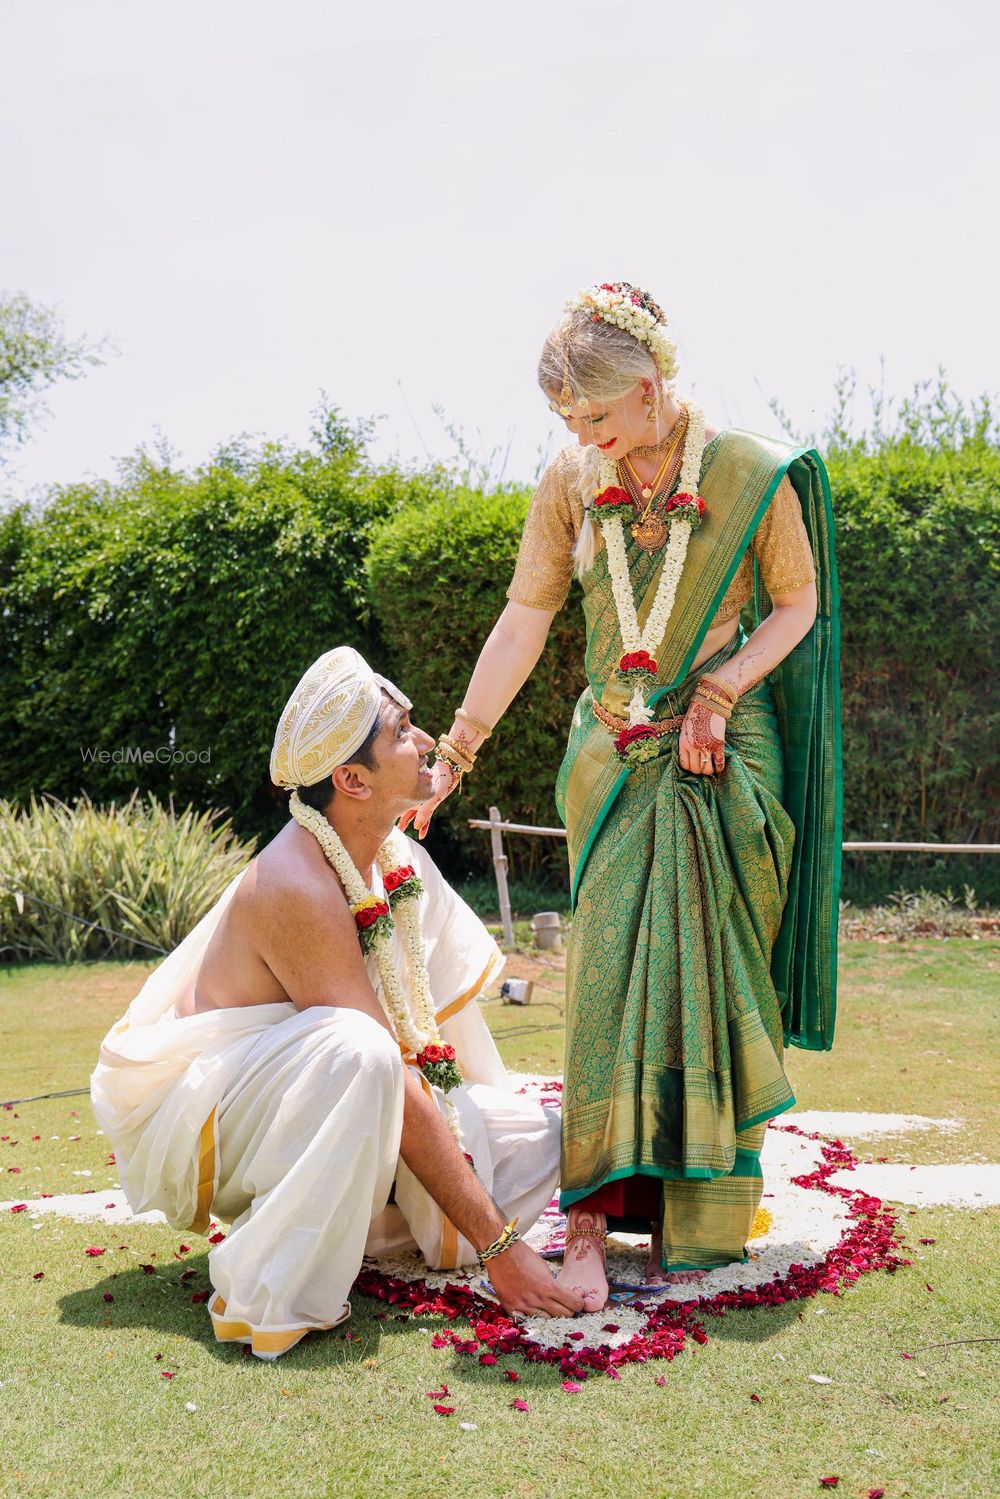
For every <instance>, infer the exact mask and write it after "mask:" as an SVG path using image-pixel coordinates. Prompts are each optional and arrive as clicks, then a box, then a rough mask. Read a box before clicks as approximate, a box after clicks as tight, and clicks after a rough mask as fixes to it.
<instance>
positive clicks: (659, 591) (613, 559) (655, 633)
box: [596, 406, 705, 726]
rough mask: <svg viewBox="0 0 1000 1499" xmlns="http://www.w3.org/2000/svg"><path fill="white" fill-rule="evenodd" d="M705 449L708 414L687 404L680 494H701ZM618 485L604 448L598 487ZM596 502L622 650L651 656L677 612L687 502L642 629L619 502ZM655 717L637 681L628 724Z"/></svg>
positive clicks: (675, 523) (674, 526)
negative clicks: (699, 484)
mask: <svg viewBox="0 0 1000 1499" xmlns="http://www.w3.org/2000/svg"><path fill="white" fill-rule="evenodd" d="M704 452H705V414H704V412H703V411H701V410H700V408H699V407H697V406H690V407H689V408H688V428H687V432H686V433H685V435H684V456H683V458H682V459H681V473H680V482H679V485H678V494H685V493H687V494H690V495H692V496H697V493H698V482H699V479H700V478H701V464H702V458H703V456H704ZM617 487H620V486H619V484H618V469H617V465H616V464H615V463H614V461H613V460H612V459H611V458H608V457H607V456H605V455H603V454H602V456H601V461H600V468H599V476H598V492H599V493H600V492H601V491H603V490H605V489H611V488H617ZM596 508H597V512H598V515H599V517H600V524H601V531H602V533H603V536H604V545H605V547H606V549H607V554H608V572H609V573H610V575H611V592H612V594H613V596H614V601H615V609H616V611H617V614H618V628H619V631H620V632H621V641H622V654H623V655H628V654H630V653H631V652H633V651H646V652H647V653H648V654H649V655H650V656H652V657H654V658H655V659H658V658H659V654H660V648H661V646H662V644H663V640H664V637H665V636H666V633H667V625H668V624H669V622H670V616H671V614H672V612H673V607H674V599H675V598H676V596H677V585H678V583H679V582H680V579H681V573H682V572H683V571H684V562H685V559H686V557H687V549H688V543H689V542H690V540H691V526H690V525H689V524H688V519H687V517H686V515H685V509H686V507H684V508H682V509H680V510H678V511H676V512H674V515H673V517H672V521H671V526H670V540H669V541H668V543H667V549H666V552H665V554H664V558H663V567H662V570H661V572H660V580H659V583H658V584H657V586H656V594H655V596H654V598H653V604H652V608H651V609H650V611H649V615H648V617H647V619H646V623H645V625H644V626H643V628H642V629H641V630H640V628H639V616H638V613H637V610H636V607H635V595H634V593H633V591H632V579H631V577H630V575H629V570H628V557H627V555H626V551H625V525H624V521H623V520H622V517H621V515H620V514H619V513H618V510H617V508H615V507H612V506H610V505H608V506H600V505H598V506H597V507H596ZM696 508H697V507H695V509H696ZM652 717H653V714H652V710H651V709H650V708H648V707H647V706H646V701H645V698H644V696H643V691H642V688H641V687H639V686H637V687H636V689H635V691H634V692H633V694H632V699H631V701H630V703H629V707H628V721H629V725H630V726H633V725H635V724H645V723H649V722H650V721H651V720H652Z"/></svg>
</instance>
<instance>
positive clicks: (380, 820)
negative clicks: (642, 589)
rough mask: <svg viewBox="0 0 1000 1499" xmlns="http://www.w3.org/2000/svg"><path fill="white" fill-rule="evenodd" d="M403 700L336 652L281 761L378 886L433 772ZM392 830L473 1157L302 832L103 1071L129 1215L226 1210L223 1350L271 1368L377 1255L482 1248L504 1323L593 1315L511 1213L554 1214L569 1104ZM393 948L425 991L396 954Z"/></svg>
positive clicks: (458, 1261) (217, 1313) (277, 772)
mask: <svg viewBox="0 0 1000 1499" xmlns="http://www.w3.org/2000/svg"><path fill="white" fill-rule="evenodd" d="M410 708H411V704H410V702H409V700H408V699H407V698H406V697H404V696H403V694H402V693H401V692H400V691H399V690H398V689H397V688H396V687H394V686H393V685H392V684H391V683H390V682H387V681H386V680H385V679H384V678H382V677H379V676H378V675H377V674H376V673H374V672H373V671H372V670H371V669H370V668H369V667H368V666H367V664H366V663H365V661H364V660H363V659H362V657H361V656H359V655H358V653H357V652H356V651H353V650H351V649H350V648H348V647H340V648H338V649H336V650H333V651H329V652H327V654H326V655H324V656H321V657H320V658H319V660H318V661H316V662H314V663H313V665H312V666H311V667H310V668H309V670H308V671H307V672H306V674H305V676H304V677H303V678H302V680H301V681H300V682H299V684H298V686H297V687H296V689H295V691H294V692H293V694H292V696H291V698H290V699H289V701H288V703H287V704H286V706H285V709H284V712H283V713H282V716H281V720H280V722H279V724H278V730H277V734H276V736H275V741H274V749H273V751H272V756H271V774H272V778H273V779H274V781H275V782H276V783H277V784H279V785H282V786H285V787H288V788H294V789H295V790H296V791H297V792H298V798H297V800H298V801H299V802H301V803H302V804H304V805H305V807H306V808H310V809H312V810H311V814H305V815H304V816H303V817H302V821H303V822H308V821H309V816H310V815H313V816H315V814H318V817H319V828H320V833H321V834H322V830H323V825H324V824H325V825H327V826H328V827H329V828H331V829H332V830H333V831H334V832H335V833H336V834H337V835H338V837H339V839H340V841H341V843H342V846H343V849H344V850H345V851H346V855H347V857H348V858H349V860H350V862H351V863H352V864H353V868H354V870H355V871H356V872H357V875H359V876H360V878H361V880H362V881H363V882H364V885H365V886H366V887H367V889H368V891H373V892H374V894H375V895H376V896H379V897H381V895H382V894H384V888H383V887H382V884H381V873H380V868H379V862H378V860H377V858H376V856H377V854H378V852H379V850H380V849H381V848H382V845H383V844H384V843H385V842H386V839H387V838H389V836H390V833H391V832H392V829H393V828H394V825H395V823H396V820H397V819H398V818H399V817H400V815H401V814H402V813H403V812H404V811H406V810H407V809H408V808H410V807H413V806H414V805H416V804H417V803H418V802H420V801H422V800H424V799H425V798H426V795H427V792H428V788H429V785H430V774H429V771H428V767H427V755H428V753H429V751H430V750H431V748H432V747H433V740H432V739H431V738H430V736H429V735H428V734H425V733H424V731H423V730H422V729H420V728H418V727H417V726H416V725H415V724H414V723H413V722H412V721H411V718H410ZM300 813H301V808H300V811H299V812H297V816H298V815H300ZM393 837H394V839H395V840H398V844H399V847H400V848H401V849H402V850H404V851H405V854H406V861H407V863H408V864H409V865H410V866H412V868H413V869H414V870H415V872H416V875H417V876H418V877H419V880H420V882H421V884H422V886H423V891H422V894H421V895H420V897H419V907H418V909H419V918H418V931H419V937H420V939H421V944H422V952H421V957H422V962H423V964H424V965H425V967H426V973H427V983H428V986H429V990H430V995H431V999H432V1002H433V1008H434V1011H435V1012H436V1017H437V1024H438V1027H439V1029H440V1038H441V1041H442V1043H443V1044H450V1045H452V1046H454V1048H455V1051H456V1054H457V1063H458V1066H459V1068H460V1070H461V1073H462V1079H463V1081H462V1085H461V1086H460V1087H458V1088H456V1089H455V1090H454V1092H452V1093H449V1095H448V1099H449V1100H450V1101H451V1102H452V1103H453V1105H454V1108H455V1111H456V1113H457V1119H458V1123H459V1125H460V1130H461V1137H462V1144H461V1148H460V1146H459V1144H458V1143H456V1138H455V1135H454V1132H453V1130H452V1129H451V1128H449V1124H448V1122H446V1117H445V1114H446V1113H447V1112H449V1111H448V1106H447V1104H446V1103H445V1100H444V1097H443V1095H441V1094H440V1093H438V1092H437V1091H436V1090H435V1091H432V1090H431V1088H430V1087H429V1086H428V1084H427V1083H426V1082H425V1081H424V1079H423V1078H422V1076H421V1075H420V1073H419V1071H418V1070H417V1066H416V1063H415V1059H414V1057H413V1056H412V1055H408V1054H407V1053H406V1051H405V1049H404V1047H403V1046H402V1045H401V1043H400V1042H399V1041H398V1040H397V1038H396V1036H395V1035H394V1033H393V1030H392V1028H391V1026H390V1021H389V1018H388V1014H387V1010H386V1008H385V1007H384V1004H383V999H384V989H383V984H382V981H381V977H380V973H379V970H378V966H377V963H376V960H375V958H374V957H373V956H372V955H369V956H368V957H367V958H366V957H365V955H364V954H363V952H362V947H361V944H360V942H359V933H358V927H357V926H356V924H355V919H354V916H353V915H352V911H351V907H350V904H349V902H348V898H347V895H346V894H345V890H344V886H343V884H342V882H341V879H340V878H339V877H338V875H337V873H335V871H334V869H333V867H331V864H330V862H328V859H327V856H326V854H325V853H324V851H323V848H322V847H321V846H320V842H319V840H318V838H317V837H316V836H314V833H313V831H310V829H309V828H308V827H307V826H303V825H300V823H299V822H298V821H291V820H290V821H289V822H288V823H287V824H286V826H285V827H284V828H283V829H282V830H281V832H280V833H279V834H278V835H277V836H276V837H275V838H274V839H272V841H271V842H270V843H269V844H268V845H267V846H266V847H265V848H264V849H263V850H262V852H261V853H260V854H258V855H257V857H256V858H255V859H254V860H253V861H252V862H251V863H250V864H249V866H248V867H247V868H246V869H245V870H244V871H243V872H242V873H241V874H240V875H238V876H237V877H236V878H235V879H234V880H233V882H232V883H231V884H230V886H229V887H228V889H227V890H226V891H225V893H224V894H223V896H222V897H221V899H220V900H219V901H218V902H217V903H216V905H215V906H214V907H213V908H212V910H211V911H210V912H209V913H208V914H207V916H205V917H204V918H203V919H202V921H201V922H200V923H199V925H198V926H197V927H196V928H195V929H194V931H192V932H191V933H189V935H188V936H187V937H186V938H185V940H184V941H183V942H182V943H181V945H180V947H179V948H177V949H176V950H175V951H174V952H173V953H172V954H171V955H170V957H168V958H167V959H166V960H165V961H164V962H163V963H162V964H161V965H160V967H159V968H158V969H157V970H156V972H155V973H154V974H153V975H152V976H151V977H150V979H149V980H148V981H147V983H146V984H145V986H144V987H143V989H142V991H141V992H140V994H139V995H138V996H137V998H136V999H135V1000H134V1001H133V1003H132V1004H131V1006H130V1007H129V1010H128V1012H127V1013H126V1015H125V1016H124V1018H123V1019H122V1020H121V1021H119V1022H118V1024H117V1025H116V1026H114V1027H113V1028H112V1030H111V1031H110V1032H109V1033H108V1035H107V1036H106V1038H105V1040H104V1043H103V1045H102V1047H101V1054H100V1059H99V1061H98V1065H97V1068H96V1070H95V1072H94V1074H93V1078H92V1081H91V1090H92V1098H93V1104H94V1111H95V1114H96V1115H97V1118H98V1122H99V1124H100V1126H101V1128H103V1129H104V1131H105V1133H106V1135H107V1136H108V1138H109V1140H110V1142H111V1145H112V1148H113V1149H114V1151H115V1155H116V1160H117V1163H118V1166H119V1170H120V1172H121V1176H122V1181H123V1185H124V1187H125V1191H126V1195H127V1197H128V1200H129V1203H130V1205H131V1207H132V1209H133V1210H134V1211H135V1212H143V1211H147V1210H149V1209H151V1208H158V1209H160V1210H161V1211H162V1212H164V1213H165V1214H166V1216H167V1218H168V1220H169V1221H170V1222H171V1223H172V1224H173V1225H174V1226H175V1227H179V1228H185V1229H194V1230H196V1231H202V1232H204V1231H205V1229H206V1228H207V1226H208V1223H209V1219H210V1217H212V1218H221V1219H224V1220H227V1221H229V1222H230V1223H231V1224H232V1227H231V1229H230V1232H229V1234H228V1236H227V1237H226V1239H225V1240H224V1241H223V1242H221V1243H219V1244H218V1245H217V1247H216V1248H214V1249H213V1250H212V1252H211V1254H210V1255H209V1270H210V1274H211V1279H212V1283H213V1287H214V1294H213V1297H212V1300H211V1302H210V1303H209V1311H210V1313H211V1315H212V1323H213V1327H214V1329H215V1333H216V1336H217V1337H218V1338H219V1339H220V1340H223V1341H238V1342H243V1343H248V1344H249V1345H250V1346H251V1348H252V1349H253V1352H254V1353H256V1354H257V1355H258V1356H259V1357H262V1358H274V1357H277V1356H278V1355H279V1354H281V1353H284V1352H286V1351H287V1349H288V1348H290V1347H292V1346H294V1344H295V1343H297V1342H298V1341H299V1340H300V1339H301V1338H302V1337H304V1336H305V1334H306V1333H307V1332H309V1331H313V1330H318V1329H322V1328H328V1327H331V1326H334V1325H336V1324H337V1322H339V1321H342V1320H343V1319H344V1318H345V1317H346V1316H348V1315H349V1313H350V1305H349V1303H348V1302H347V1301H346V1296H347V1293H348V1291H349V1289H350V1287H351V1284H352V1283H353V1281H354V1279H355V1277H356V1276H357V1273H358V1271H359V1269H360V1267H361V1261H362V1257H363V1256H364V1255H365V1253H368V1254H378V1253H385V1252H387V1251H390V1250H399V1249H406V1248H409V1249H412V1248H413V1247H414V1246H418V1247H419V1248H420V1249H421V1251H422V1252H423V1254H424V1256H425V1258H426V1260H427V1262H428V1263H429V1264H430V1265H432V1266H435V1267H440V1268H448V1267H455V1266H459V1265H470V1264H471V1265H475V1263H476V1259H477V1255H478V1254H480V1253H483V1252H486V1254H487V1256H488V1257H486V1258H484V1260H483V1261H482V1264H483V1269H484V1271H485V1273H486V1274H487V1275H488V1276H489V1278H490V1281H491V1283H492V1286H493V1289H494V1291H495V1292H496V1295H497V1297H498V1298H499V1300H500V1302H501V1304H502V1305H503V1306H504V1308H505V1309H506V1310H507V1311H508V1312H512V1313H513V1312H526V1313H532V1312H533V1313H538V1312H544V1313H547V1314H550V1315H555V1316H568V1315H572V1313H573V1312H575V1311H577V1310H579V1308H580V1305H581V1302H580V1298H579V1297H578V1296H577V1295H576V1293H575V1292H573V1291H571V1290H569V1289H567V1288H566V1287H563V1286H560V1285H558V1284H557V1283H556V1282H555V1281H554V1280H553V1278H552V1276H551V1274H550V1273H549V1270H548V1268H547V1267H546V1265H545V1263H544V1262H543V1261H542V1260H541V1259H540V1258H539V1257H538V1256H537V1255H536V1254H535V1253H534V1251H532V1250H531V1249H529V1248H528V1247H527V1246H526V1245H525V1244H524V1243H523V1242H520V1241H519V1240H518V1239H517V1238H516V1235H515V1236H514V1238H513V1240H512V1241H511V1236H510V1234H509V1233H506V1232H505V1229H506V1228H507V1227H508V1224H507V1218H508V1217H510V1218H513V1217H515V1216H516V1217H519V1219H520V1225H521V1228H522V1229H524V1228H526V1227H528V1226H529V1225H530V1223H531V1222H533V1221H534V1220H535V1219H536V1218H537V1217H538V1215H539V1214H540V1213H541V1211H542V1210H543V1209H544V1207H545V1206H546V1205H547V1204H548V1202H549V1200H550V1198H551V1194H552V1192H553V1190H554V1188H555V1184H556V1175H557V1170H558V1159H559V1136H558V1123H557V1120H556V1118H555V1117H554V1116H553V1115H551V1114H550V1113H548V1112H547V1111H545V1110H543V1109H541V1107H540V1106H539V1105H538V1104H537V1103H533V1102H531V1101H530V1100H528V1099H526V1098H524V1097H522V1096H520V1095H518V1094H516V1093H514V1092H513V1091H512V1090H511V1088H510V1084H509V1082H508V1079H507V1076H506V1073H505V1071H504V1069H503V1066H502V1064H501V1062H500V1058H499V1055H498V1053H497V1051H496V1047H495V1046H494V1044H493V1041H492V1038H491V1037H490V1034H489V1032H488V1030H487V1029H486V1026H485V1023H484V1021H483V1019H482V1016H481V1014H480V1013H479V1009H478V1007H477V1005H476V1004H475V1003H474V1001H475V998H476V996H477V995H478V994H480V993H481V992H482V990H483V989H484V988H485V986H486V985H487V984H488V983H489V982H490V980H491V979H492V978H494V977H495V976H496V975H497V974H498V972H499V971H500V968H501V967H502V963H503V960H502V957H501V955H500V953H499V950H498V949H497V947H496V944H495V943H494V942H493V940H492V938H491V937H490V936H489V935H488V933H487V932H486V931H485V929H484V928H483V926H482V925H481V923H480V922H479V921H478V919H477V918H476V917H475V916H474V915H473V913H472V912H471V911H470V909H469V908H468V906H466V905H465V903H464V902H463V901H462V900H461V899H460V898H459V897H458V896H457V895H456V894H455V892H454V891H453V890H451V889H450V887H449V886H448V885H447V884H446V883H445V881H444V879H443V878H442V877H441V875H440V873H439V872H438V870H437V869H436V867H435V866H434V864H433V862H432V861H431V859H430V857H429V856H428V855H427V853H426V852H425V851H424V849H423V848H422V847H421V846H420V845H419V844H418V843H415V842H412V841H410V840H407V839H404V838H403V837H402V835H400V834H398V833H396V834H394V835H393ZM421 944H418V945H421ZM395 956H396V972H397V979H398V981H399V983H400V985H401V986H402V990H403V995H404V998H406V999H411V998H412V996H411V995H410V994H409V991H408V987H407V986H408V983H409V980H408V978H404V975H408V972H409V970H408V967H407V965H406V964H405V963H404V962H403V961H401V959H402V958H403V954H402V952H401V951H400V949H399V946H398V945H397V947H396V951H395ZM410 1009H411V1013H412V1010H413V1006H412V1004H411V1006H410ZM470 1162H474V1165H473V1164H470ZM498 1246H499V1247H498Z"/></svg>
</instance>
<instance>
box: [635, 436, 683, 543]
mask: <svg viewBox="0 0 1000 1499" xmlns="http://www.w3.org/2000/svg"><path fill="white" fill-rule="evenodd" d="M678 427H683V429H682V430H681V431H679V432H678V430H677V429H678ZM686 435H687V421H686V420H684V422H683V424H682V423H681V422H680V421H678V422H676V423H675V424H674V431H673V432H672V433H671V438H672V441H671V445H670V450H669V451H668V453H667V455H666V457H665V458H664V460H663V462H662V464H661V465H660V469H659V472H658V473H657V475H656V478H655V479H654V480H653V484H652V487H650V486H649V485H643V486H642V490H641V493H642V498H643V499H644V500H645V501H646V508H645V509H644V510H643V512H642V514H641V515H640V516H639V517H638V519H637V520H635V521H633V522H632V525H631V526H630V527H629V529H630V531H631V532H632V536H633V538H634V540H635V541H636V542H637V543H638V544H639V546H641V547H642V549H643V551H644V552H648V553H649V555H650V556H652V554H653V553H654V552H658V551H659V549H660V547H662V545H663V543H664V542H665V541H666V539H667V531H668V526H667V522H666V521H665V520H664V518H663V516H662V514H660V512H659V511H653V504H654V501H655V499H656V491H657V488H658V486H659V484H660V481H661V479H662V477H663V474H664V473H665V471H666V469H667V468H668V466H669V464H670V463H671V461H672V460H673V458H674V457H675V455H676V452H677V448H678V446H679V444H680V443H681V441H682V440H683V438H684V437H685V436H686ZM618 468H619V473H620V474H621V477H622V479H623V480H624V484H625V488H626V489H627V491H628V493H629V494H630V496H631V497H632V503H633V504H634V505H635V506H636V509H638V508H639V501H638V498H637V496H636V493H635V490H636V487H637V486H638V485H639V483H640V482H641V481H640V480H639V476H638V475H637V474H636V472H635V469H633V468H632V465H631V464H630V463H629V461H628V457H627V456H626V458H625V459H624V461H623V462H622V463H620V464H619V466H618Z"/></svg>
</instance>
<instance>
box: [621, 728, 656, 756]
mask: <svg viewBox="0 0 1000 1499" xmlns="http://www.w3.org/2000/svg"><path fill="white" fill-rule="evenodd" d="M655 738H656V730H655V729H653V728H651V727H650V726H649V724H647V723H636V724H633V725H632V727H631V728H629V729H622V731H621V733H620V734H619V735H618V737H617V739H616V740H615V749H616V750H617V751H618V753H619V754H622V755H623V754H624V753H625V751H626V750H627V749H628V747H629V745H630V744H635V743H637V741H638V740H640V739H655Z"/></svg>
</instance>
